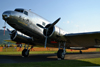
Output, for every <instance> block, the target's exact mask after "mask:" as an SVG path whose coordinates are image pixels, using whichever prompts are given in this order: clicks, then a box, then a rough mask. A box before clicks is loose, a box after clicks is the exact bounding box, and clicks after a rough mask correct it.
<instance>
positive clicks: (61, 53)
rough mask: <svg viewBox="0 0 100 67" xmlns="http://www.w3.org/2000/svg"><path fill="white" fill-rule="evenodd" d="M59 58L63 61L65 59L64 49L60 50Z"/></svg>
mask: <svg viewBox="0 0 100 67" xmlns="http://www.w3.org/2000/svg"><path fill="white" fill-rule="evenodd" d="M57 57H58V58H61V59H64V58H65V54H64V50H63V49H60V50H58V52H57Z"/></svg>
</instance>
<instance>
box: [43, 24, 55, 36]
mask: <svg viewBox="0 0 100 67" xmlns="http://www.w3.org/2000/svg"><path fill="white" fill-rule="evenodd" d="M50 25H51V24H48V25H46V26H45V28H48V27H49V26H50ZM54 32H55V27H54V26H53V27H51V28H50V29H48V32H47V36H48V37H50V36H52V34H53V33H54ZM43 34H44V36H46V29H44V30H43Z"/></svg>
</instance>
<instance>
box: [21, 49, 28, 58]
mask: <svg viewBox="0 0 100 67" xmlns="http://www.w3.org/2000/svg"><path fill="white" fill-rule="evenodd" d="M26 52H27V49H24V50H23V51H22V56H24V57H28V55H29V50H28V53H27V54H25V53H26Z"/></svg>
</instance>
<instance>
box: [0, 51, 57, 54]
mask: <svg viewBox="0 0 100 67" xmlns="http://www.w3.org/2000/svg"><path fill="white" fill-rule="evenodd" d="M53 53H57V51H33V52H30V54H53ZM17 54H20V55H21V54H22V52H0V55H17Z"/></svg>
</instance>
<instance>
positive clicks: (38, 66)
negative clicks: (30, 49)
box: [0, 58, 100, 67]
mask: <svg viewBox="0 0 100 67" xmlns="http://www.w3.org/2000/svg"><path fill="white" fill-rule="evenodd" d="M99 65H100V58H93V59H79V60H57V61H47V62H31V63H11V64H0V67H78V66H99Z"/></svg>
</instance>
